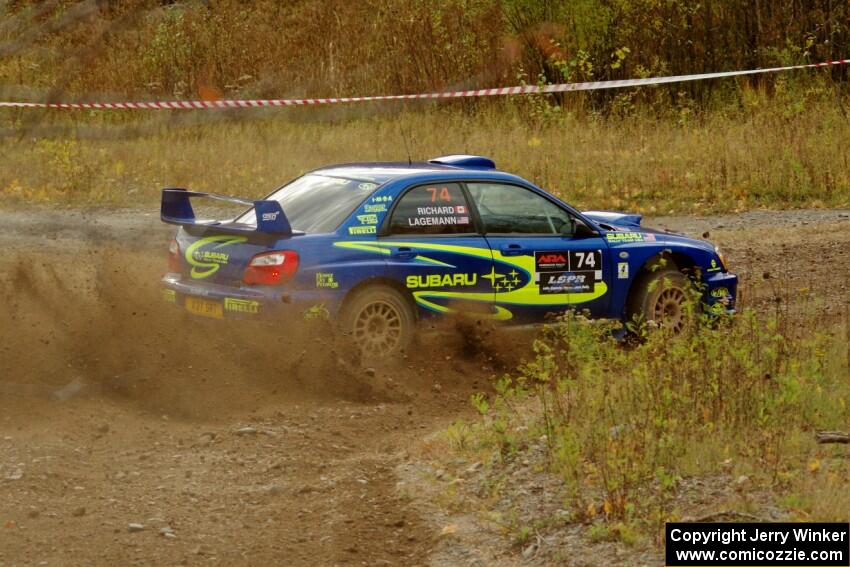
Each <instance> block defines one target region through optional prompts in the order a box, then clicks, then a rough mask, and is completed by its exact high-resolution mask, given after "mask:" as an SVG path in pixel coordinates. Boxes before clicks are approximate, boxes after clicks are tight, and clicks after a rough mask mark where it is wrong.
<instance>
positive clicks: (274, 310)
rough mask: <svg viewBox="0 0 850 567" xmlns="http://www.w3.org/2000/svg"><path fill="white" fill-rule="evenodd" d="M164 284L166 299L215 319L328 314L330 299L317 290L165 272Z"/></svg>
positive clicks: (195, 313)
mask: <svg viewBox="0 0 850 567" xmlns="http://www.w3.org/2000/svg"><path fill="white" fill-rule="evenodd" d="M162 286H163V290H162V294H163V300H165V301H166V302H168V303H174V304H175V305H178V306H180V307H182V308H184V309H185V310H186V311H188V312H189V313H190V314H193V315H199V316H205V317H211V318H215V319H277V318H280V317H284V316H290V317H291V316H303V317H307V318H309V317H311V316H313V315H325V314H329V311H328V310H327V309H328V303H329V301H328V300H329V298H328V297H327V296H326V295H323V294H322V293H320V292H318V291H315V292H314V291H310V290H286V289H281V288H279V287H272V286H243V287H234V286H227V285H220V284H214V283H206V282H204V283H198V282H194V281H186V280H184V279H182V277H181V276H180V274H166V275H165V276H164V277H163V278H162Z"/></svg>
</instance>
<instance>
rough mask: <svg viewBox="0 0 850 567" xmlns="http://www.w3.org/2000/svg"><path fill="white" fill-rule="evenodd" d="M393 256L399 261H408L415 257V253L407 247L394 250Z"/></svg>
mask: <svg viewBox="0 0 850 567" xmlns="http://www.w3.org/2000/svg"><path fill="white" fill-rule="evenodd" d="M393 256H395V257H396V258H398V259H400V260H410V259H412V258H415V257H416V252H415V251H414V250H413V249H412V248H408V247H407V246H400V247H398V248H396V249H395V252H393Z"/></svg>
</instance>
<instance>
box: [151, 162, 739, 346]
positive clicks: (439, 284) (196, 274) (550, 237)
mask: <svg viewBox="0 0 850 567" xmlns="http://www.w3.org/2000/svg"><path fill="white" fill-rule="evenodd" d="M196 197H207V198H213V199H218V200H224V201H229V202H234V203H238V204H244V205H246V206H249V207H250V208H249V209H248V210H247V211H245V212H244V213H243V214H242V215H240V216H238V217H236V218H235V219H232V220H227V221H203V220H199V219H196V218H195V214H194V211H193V208H192V205H191V203H190V199H192V198H196ZM162 220H163V221H165V222H167V223H172V224H177V225H180V229H179V230H178V231H177V235H176V236H175V238H174V240H173V241H172V242H171V246H170V250H169V273H168V274H166V276H165V277H164V279H163V283H164V285H165V290H164V291H165V296H166V299H167V300H168V301H172V302H174V303H176V304H178V305H181V306H182V307H184V308H185V309H186V310H188V311H189V312H191V313H194V314H196V315H204V316H209V317H215V318H225V317H267V318H268V317H272V318H280V319H281V320H282V319H283V317H284V316H285V315H286V313H292V314H300V313H303V312H304V311H305V310H310V309H314V310H315V309H319V310H321V311H322V312H325V310H326V312H327V313H329V314H330V315H331V316H332V317H334V318H335V319H336V320H337V321H339V323H340V324H341V325H342V328H343V329H344V331H345V332H347V333H350V334H351V336H352V337H353V338H354V340H355V341H356V343H357V344H358V345H359V347H360V348H361V349H363V351H364V352H366V353H369V354H371V355H377V356H383V355H389V354H392V353H394V352H397V351H399V350H402V349H404V348H405V347H406V346H407V344H408V343H409V342H410V340H411V337H412V335H413V333H414V330H415V326H416V323H417V320H419V319H421V318H425V317H429V316H434V315H442V314H447V313H474V314H476V315H478V316H483V317H490V318H493V319H496V320H502V321H506V322H508V323H511V324H514V323H520V324H526V323H533V322H542V321H543V320H544V318H545V317H546V315H547V314H549V313H553V312H554V313H557V312H562V311H564V310H565V309H570V308H575V309H581V310H587V311H588V312H589V313H590V315H591V316H593V317H600V318H612V319H619V320H623V321H628V320H631V319H632V318H634V317H638V318H641V319H643V320H647V321H654V322H655V323H657V324H659V325H661V326H666V327H669V328H672V329H674V330H678V329H679V328H680V327H681V326H682V325H683V324H684V321H685V310H684V309H683V302H684V301H685V300H686V297H687V291H688V287H689V286H690V285H691V283H692V282H695V281H699V282H700V289H702V290H703V304H704V306H705V307H706V308H707V309H708V310H709V311H710V312H721V311H722V312H730V311H732V310H734V307H735V295H736V287H737V277H736V276H735V275H734V274H731V273H729V272H728V271H727V268H726V264H725V261H724V259H723V256H722V255H721V254H720V252H719V251H718V250H717V249H716V248H715V247H714V246H712V245H711V244H709V243H708V242H705V241H701V240H695V239H691V238H686V237H684V236H681V235H676V234H672V233H668V232H661V231H657V230H652V229H649V228H644V227H641V226H640V221H641V217H640V215H632V214H621V213H609V212H579V211H577V210H575V209H574V208H572V207H570V206H569V205H567V204H566V203H563V202H561V201H560V200H559V199H557V198H556V197H554V196H552V195H551V194H549V193H547V192H545V191H543V190H542V189H540V188H539V187H536V186H534V185H533V184H531V183H529V182H528V181H526V180H524V179H521V178H519V177H517V176H515V175H511V174H509V173H504V172H502V171H498V170H497V169H496V168H495V164H494V163H493V161H491V160H490V159H487V158H484V157H478V156H447V157H441V158H436V159H432V160H430V161H428V162H424V163H357V164H346V165H335V166H330V167H326V168H322V169H318V170H315V171H312V172H310V173H308V174H306V175H304V176H302V177H299V178H298V179H295V180H294V181H292V182H290V183H288V184H286V185H284V186H283V187H281V188H280V189H278V190H276V191H275V192H274V193H272V194H271V195H269V196H268V197H266V198H265V199H263V200H259V201H246V200H241V199H236V198H231V197H223V196H220V195H215V194H211V193H198V192H191V191H186V190H183V189H165V190H163V193H162ZM659 282H663V283H659Z"/></svg>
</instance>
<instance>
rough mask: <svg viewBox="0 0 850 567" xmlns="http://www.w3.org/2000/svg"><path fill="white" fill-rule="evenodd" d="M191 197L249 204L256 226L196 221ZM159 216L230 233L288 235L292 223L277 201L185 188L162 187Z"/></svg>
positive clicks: (290, 232) (164, 220) (179, 223)
mask: <svg viewBox="0 0 850 567" xmlns="http://www.w3.org/2000/svg"><path fill="white" fill-rule="evenodd" d="M192 197H206V198H208V199H215V200H216V201H224V202H226V203H236V204H238V205H245V206H246V207H253V208H254V212H255V213H256V216H257V227H256V229H255V228H254V227H253V226H251V225H244V224H239V223H223V222H221V221H216V220H198V219H197V218H195V211H194V210H193V209H192V203H191V199H192ZM160 218H161V219H162V222H167V223H169V224H177V225H180V226H185V227H199V228H212V227H215V229H216V230H221V231H222V232H233V233H249V234H251V233H262V234H273V235H280V236H291V235H292V226H291V225H290V224H289V219H287V218H286V215H285V214H284V212H283V209H282V208H281V207H280V203H278V202H277V201H248V200H245V199H239V198H237V197H228V196H226V195H217V194H215V193H202V192H199V191H187V190H186V189H178V188H168V189H163V190H162V205H161V207H160Z"/></svg>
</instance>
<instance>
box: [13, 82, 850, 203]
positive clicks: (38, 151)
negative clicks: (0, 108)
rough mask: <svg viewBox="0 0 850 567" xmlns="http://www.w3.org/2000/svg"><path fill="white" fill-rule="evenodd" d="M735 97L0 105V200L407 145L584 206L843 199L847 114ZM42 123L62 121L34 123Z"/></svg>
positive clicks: (287, 174)
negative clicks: (621, 112) (291, 105)
mask: <svg viewBox="0 0 850 567" xmlns="http://www.w3.org/2000/svg"><path fill="white" fill-rule="evenodd" d="M741 100H742V101H743V102H742V104H741V105H740V106H739V107H734V108H732V107H729V108H727V109H726V110H715V111H711V112H706V113H703V114H690V113H688V112H673V113H667V114H664V115H662V116H656V115H651V116H650V115H643V114H641V113H640V112H638V111H637V110H634V111H632V112H631V113H629V114H628V115H626V116H623V117H613V116H609V117H607V118H603V117H600V116H595V115H594V114H592V113H590V114H587V113H585V114H582V115H581V116H579V115H573V114H570V113H569V112H568V111H565V110H562V109H560V108H558V107H553V106H551V105H550V104H549V103H548V102H547V101H546V100H544V99H540V98H527V99H514V100H511V101H491V102H489V103H482V104H480V105H478V106H476V107H475V108H473V109H468V108H463V107H461V106H460V105H459V104H458V105H449V106H431V105H422V106H417V107H416V108H415V109H412V110H409V111H406V112H401V113H398V114H390V112H391V111H392V110H393V109H396V110H399V109H401V107H393V106H381V107H350V108H348V109H337V110H331V109H323V110H306V109H288V110H273V111H268V112H266V113H265V114H261V115H259V116H258V115H244V114H243V115H236V116H237V118H236V119H235V120H214V121H213V122H201V121H204V120H211V119H213V118H216V117H218V118H223V117H224V115H213V114H203V113H200V114H196V115H191V116H190V115H171V116H169V115H167V114H156V115H154V116H153V117H151V115H150V114H142V113H139V114H137V115H131V116H130V117H128V115H123V114H120V115H115V114H109V113H104V112H101V113H97V112H93V113H87V114H86V113H77V114H61V113H56V112H54V113H52V114H50V115H48V117H47V118H44V121H43V122H41V123H38V124H37V125H36V126H32V125H31V124H29V123H28V121H33V120H34V121H36V122H37V120H36V119H41V118H43V117H41V118H39V117H40V116H41V115H39V116H34V115H32V114H31V113H33V112H37V111H25V112H23V113H15V114H14V115H12V114H7V115H0V118H2V116H6V118H7V122H8V123H9V125H10V126H11V127H12V128H13V129H15V131H18V132H19V133H20V135H19V136H18V137H15V138H10V137H7V138H5V139H3V140H2V141H0V151H1V152H2V154H3V163H4V167H3V168H2V169H0V205H7V206H10V205H15V204H21V203H32V202H35V203H45V204H50V205H75V206H90V205H107V206H145V207H152V206H156V204H157V202H158V199H159V190H160V188H162V187H166V186H172V187H173V186H182V187H189V188H193V189H197V190H209V191H216V192H221V193H228V194H234V195H242V196H259V195H263V194H265V193H267V192H269V191H270V190H272V189H273V188H275V187H276V186H277V185H279V184H281V183H283V182H285V181H286V180H288V179H291V178H293V177H295V176H297V175H300V174H302V173H304V172H305V171H307V170H309V169H312V168H315V167H319V166H322V165H325V164H330V163H338V162H349V161H363V160H366V161H368V160H406V159H407V149H409V152H410V155H411V156H412V157H413V159H427V158H430V157H434V156H438V155H444V154H451V153H471V154H481V155H487V156H491V157H493V158H494V159H495V160H496V162H497V164H498V166H499V167H500V168H502V169H504V170H507V171H511V172H515V173H517V174H519V175H522V176H524V177H526V178H528V179H530V180H532V181H533V182H535V183H537V184H539V185H541V186H542V187H544V188H546V189H548V190H550V191H552V192H554V193H555V194H557V195H559V196H561V197H562V198H564V199H565V200H567V201H568V202H570V203H572V204H575V205H576V206H578V207H581V208H584V209H614V210H632V211H639V212H644V213H654V214H667V213H710V212H720V211H736V210H744V209H754V208H789V207H846V206H850V164H848V156H847V152H846V148H847V147H848V145H850V123H848V120H847V119H846V118H845V117H844V116H842V114H841V113H840V111H839V110H838V109H837V108H836V106H835V104H834V99H833V98H832V97H831V96H830V95H829V92H825V91H823V92H822V91H818V90H817V89H814V90H813V91H811V92H810V93H808V94H806V95H805V96H803V97H802V98H799V97H791V96H790V95H789V96H785V97H783V96H780V95H774V96H772V97H767V96H765V95H763V94H758V93H754V92H750V93H747V92H745V93H743V94H742V97H741ZM372 112H380V113H383V114H380V115H371V113H372ZM28 113H30V114H28ZM181 117H182V119H180V118H181ZM249 118H253V119H249ZM136 119H138V120H143V119H144V120H145V121H147V122H144V123H140V122H136V121H135V120H136ZM178 119H179V120H178ZM174 120H177V122H176V123H173V122H172V121H174ZM196 121H197V122H200V123H195V124H193V123H192V122H196ZM46 127H62V128H65V129H66V131H65V134H64V135H61V136H58V135H51V136H49V137H48V136H43V135H39V134H40V133H43V132H44V131H45V130H44V128H46ZM406 148H407V149H406Z"/></svg>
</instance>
